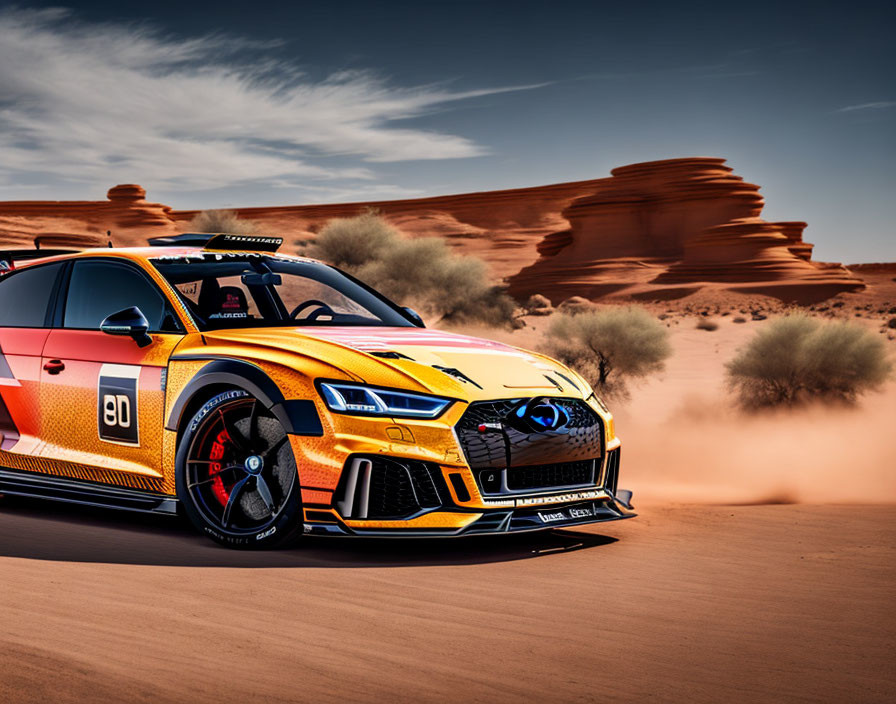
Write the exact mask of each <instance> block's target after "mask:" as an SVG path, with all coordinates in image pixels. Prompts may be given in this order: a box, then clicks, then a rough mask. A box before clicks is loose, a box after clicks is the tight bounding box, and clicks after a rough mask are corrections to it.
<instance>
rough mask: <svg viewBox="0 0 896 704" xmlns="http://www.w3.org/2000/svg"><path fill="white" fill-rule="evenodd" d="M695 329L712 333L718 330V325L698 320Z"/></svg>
mask: <svg viewBox="0 0 896 704" xmlns="http://www.w3.org/2000/svg"><path fill="white" fill-rule="evenodd" d="M697 329H698V330H706V331H707V332H713V331H714V330H718V329H719V324H718V323H717V322H715V321H712V320H707V319H706V318H700V320H698V321H697Z"/></svg>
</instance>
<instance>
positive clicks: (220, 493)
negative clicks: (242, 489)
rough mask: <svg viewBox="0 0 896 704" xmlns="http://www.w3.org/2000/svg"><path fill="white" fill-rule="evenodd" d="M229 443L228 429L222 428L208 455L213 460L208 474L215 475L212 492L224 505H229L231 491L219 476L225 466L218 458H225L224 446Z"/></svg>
mask: <svg viewBox="0 0 896 704" xmlns="http://www.w3.org/2000/svg"><path fill="white" fill-rule="evenodd" d="M229 443H230V436H229V435H228V434H227V431H226V430H222V431H221V432H220V433H218V437H217V438H215V442H214V443H213V444H212V449H211V450H210V452H209V456H208V458H209V459H210V460H211V461H212V464H210V465H209V466H208V474H209V476H210V477H214V481H213V482H212V493H213V494H214V495H215V498H216V499H217V500H218V501H220V502H221V505H222V506H226V505H227V499H229V498H230V492H229V491H228V490H227V488H226V487H225V486H224V480H223V479H222V478H221V477H220V476H218V475H220V474H221V471H222V470H223V469H224V468H223V466H222V465H221V463H220V462H218V461H217V460H221V459H224V448H225V447H226V446H227V445H228V444H229Z"/></svg>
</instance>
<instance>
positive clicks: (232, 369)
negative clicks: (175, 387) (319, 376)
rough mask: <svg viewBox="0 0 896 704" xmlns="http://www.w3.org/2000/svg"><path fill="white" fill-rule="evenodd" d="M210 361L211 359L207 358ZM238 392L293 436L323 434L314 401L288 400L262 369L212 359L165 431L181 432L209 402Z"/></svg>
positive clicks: (185, 394)
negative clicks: (251, 398) (257, 402)
mask: <svg viewBox="0 0 896 704" xmlns="http://www.w3.org/2000/svg"><path fill="white" fill-rule="evenodd" d="M205 359H208V358H205ZM231 389H238V390H242V391H245V392H247V393H249V394H251V395H252V396H253V397H254V398H256V399H258V400H259V401H260V402H261V403H262V404H263V405H264V406H265V408H267V409H268V410H269V411H270V412H271V413H272V414H273V415H274V416H275V417H276V418H277V420H278V421H280V423H281V425H283V428H284V430H286V432H287V433H288V434H290V435H307V436H315V437H319V436H321V435H323V434H324V433H323V425H322V424H321V420H320V415H319V414H318V412H317V407H316V406H315V403H314V401H312V400H307V399H286V398H284V396H283V392H281V391H280V388H279V387H278V386H277V384H276V383H275V382H274V381H273V379H271V377H270V376H268V375H267V374H266V373H265V372H264V370H263V369H261V367H259V366H258V365H256V364H253V363H252V362H247V361H245V360H241V359H227V358H216V359H208V364H206V365H205V366H204V367H202V369H200V370H199V372H197V373H196V375H195V376H194V377H193V378H192V379H190V381H189V382H188V383H187V385H186V386H185V387H184V388H183V390H182V391H181V392H180V394H179V395H178V397H177V400H176V401H175V402H174V405H173V406H172V408H171V412H170V413H169V414H168V418H167V421H166V423H165V429H166V430H171V431H175V432H177V433H178V441H180V438H181V436H182V434H183V430H184V428H185V426H186V424H187V423H188V422H189V421H190V419H191V418H192V417H193V415H194V414H195V413H196V412H197V411H198V410H199V408H201V407H202V405H203V404H205V403H206V402H207V401H209V400H211V399H212V398H214V397H215V396H216V395H217V394H219V393H221V392H223V391H228V390H231Z"/></svg>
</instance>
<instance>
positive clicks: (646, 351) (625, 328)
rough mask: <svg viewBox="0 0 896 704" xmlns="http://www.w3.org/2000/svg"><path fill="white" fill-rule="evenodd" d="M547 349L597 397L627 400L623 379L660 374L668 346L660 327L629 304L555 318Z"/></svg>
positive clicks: (642, 310)
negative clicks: (600, 394)
mask: <svg viewBox="0 0 896 704" xmlns="http://www.w3.org/2000/svg"><path fill="white" fill-rule="evenodd" d="M546 351H547V352H549V353H550V354H552V355H553V356H554V357H556V358H557V359H559V360H560V361H562V362H563V363H564V364H567V365H568V366H570V367H573V368H574V369H575V370H576V371H578V372H579V373H580V374H581V375H582V376H584V377H585V378H586V379H587V380H588V381H589V382H590V383H591V385H592V386H594V388H595V390H596V391H598V392H599V393H603V394H606V395H610V396H612V395H615V396H619V397H626V396H627V395H628V389H627V383H626V380H627V379H630V378H637V377H643V376H647V375H648V374H651V373H653V372H657V371H660V370H662V369H663V366H664V362H665V360H666V358H667V357H669V355H670V354H671V353H672V348H671V347H670V345H669V341H668V337H667V333H666V329H665V328H664V327H663V325H662V324H661V323H660V322H659V321H657V320H656V318H654V317H653V316H652V315H650V314H649V313H648V312H647V311H645V310H644V309H643V308H638V307H636V306H632V307H629V308H612V309H608V310H601V311H591V312H584V313H577V314H575V315H568V314H561V315H559V316H558V317H556V318H555V319H554V320H553V322H552V323H551V325H550V327H549V328H548V332H547V339H546Z"/></svg>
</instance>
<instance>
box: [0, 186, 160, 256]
mask: <svg viewBox="0 0 896 704" xmlns="http://www.w3.org/2000/svg"><path fill="white" fill-rule="evenodd" d="M145 197H146V191H144V190H143V188H142V187H140V186H138V185H136V184H124V185H120V186H115V187H114V188H110V189H109V193H108V200H105V201H5V202H0V244H4V245H14V246H20V247H21V246H28V245H30V244H31V243H32V242H33V240H34V238H35V237H37V236H39V235H52V236H53V237H54V240H55V242H56V244H57V245H61V244H65V243H66V242H67V243H68V244H69V245H71V246H83V244H84V242H87V241H95V242H96V243H97V244H105V242H106V231H107V230H111V231H112V232H113V240H114V241H115V242H116V243H117V244H119V245H130V244H144V243H145V242H146V240H147V238H149V237H155V236H156V235H159V234H169V233H170V234H174V233H175V232H176V231H177V229H178V228H177V225H176V223H175V220H174V219H173V218H172V217H171V208H169V207H168V206H167V205H161V204H159V203H147V202H146V200H144V199H145ZM66 238H68V240H66ZM85 238H87V239H85Z"/></svg>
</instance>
